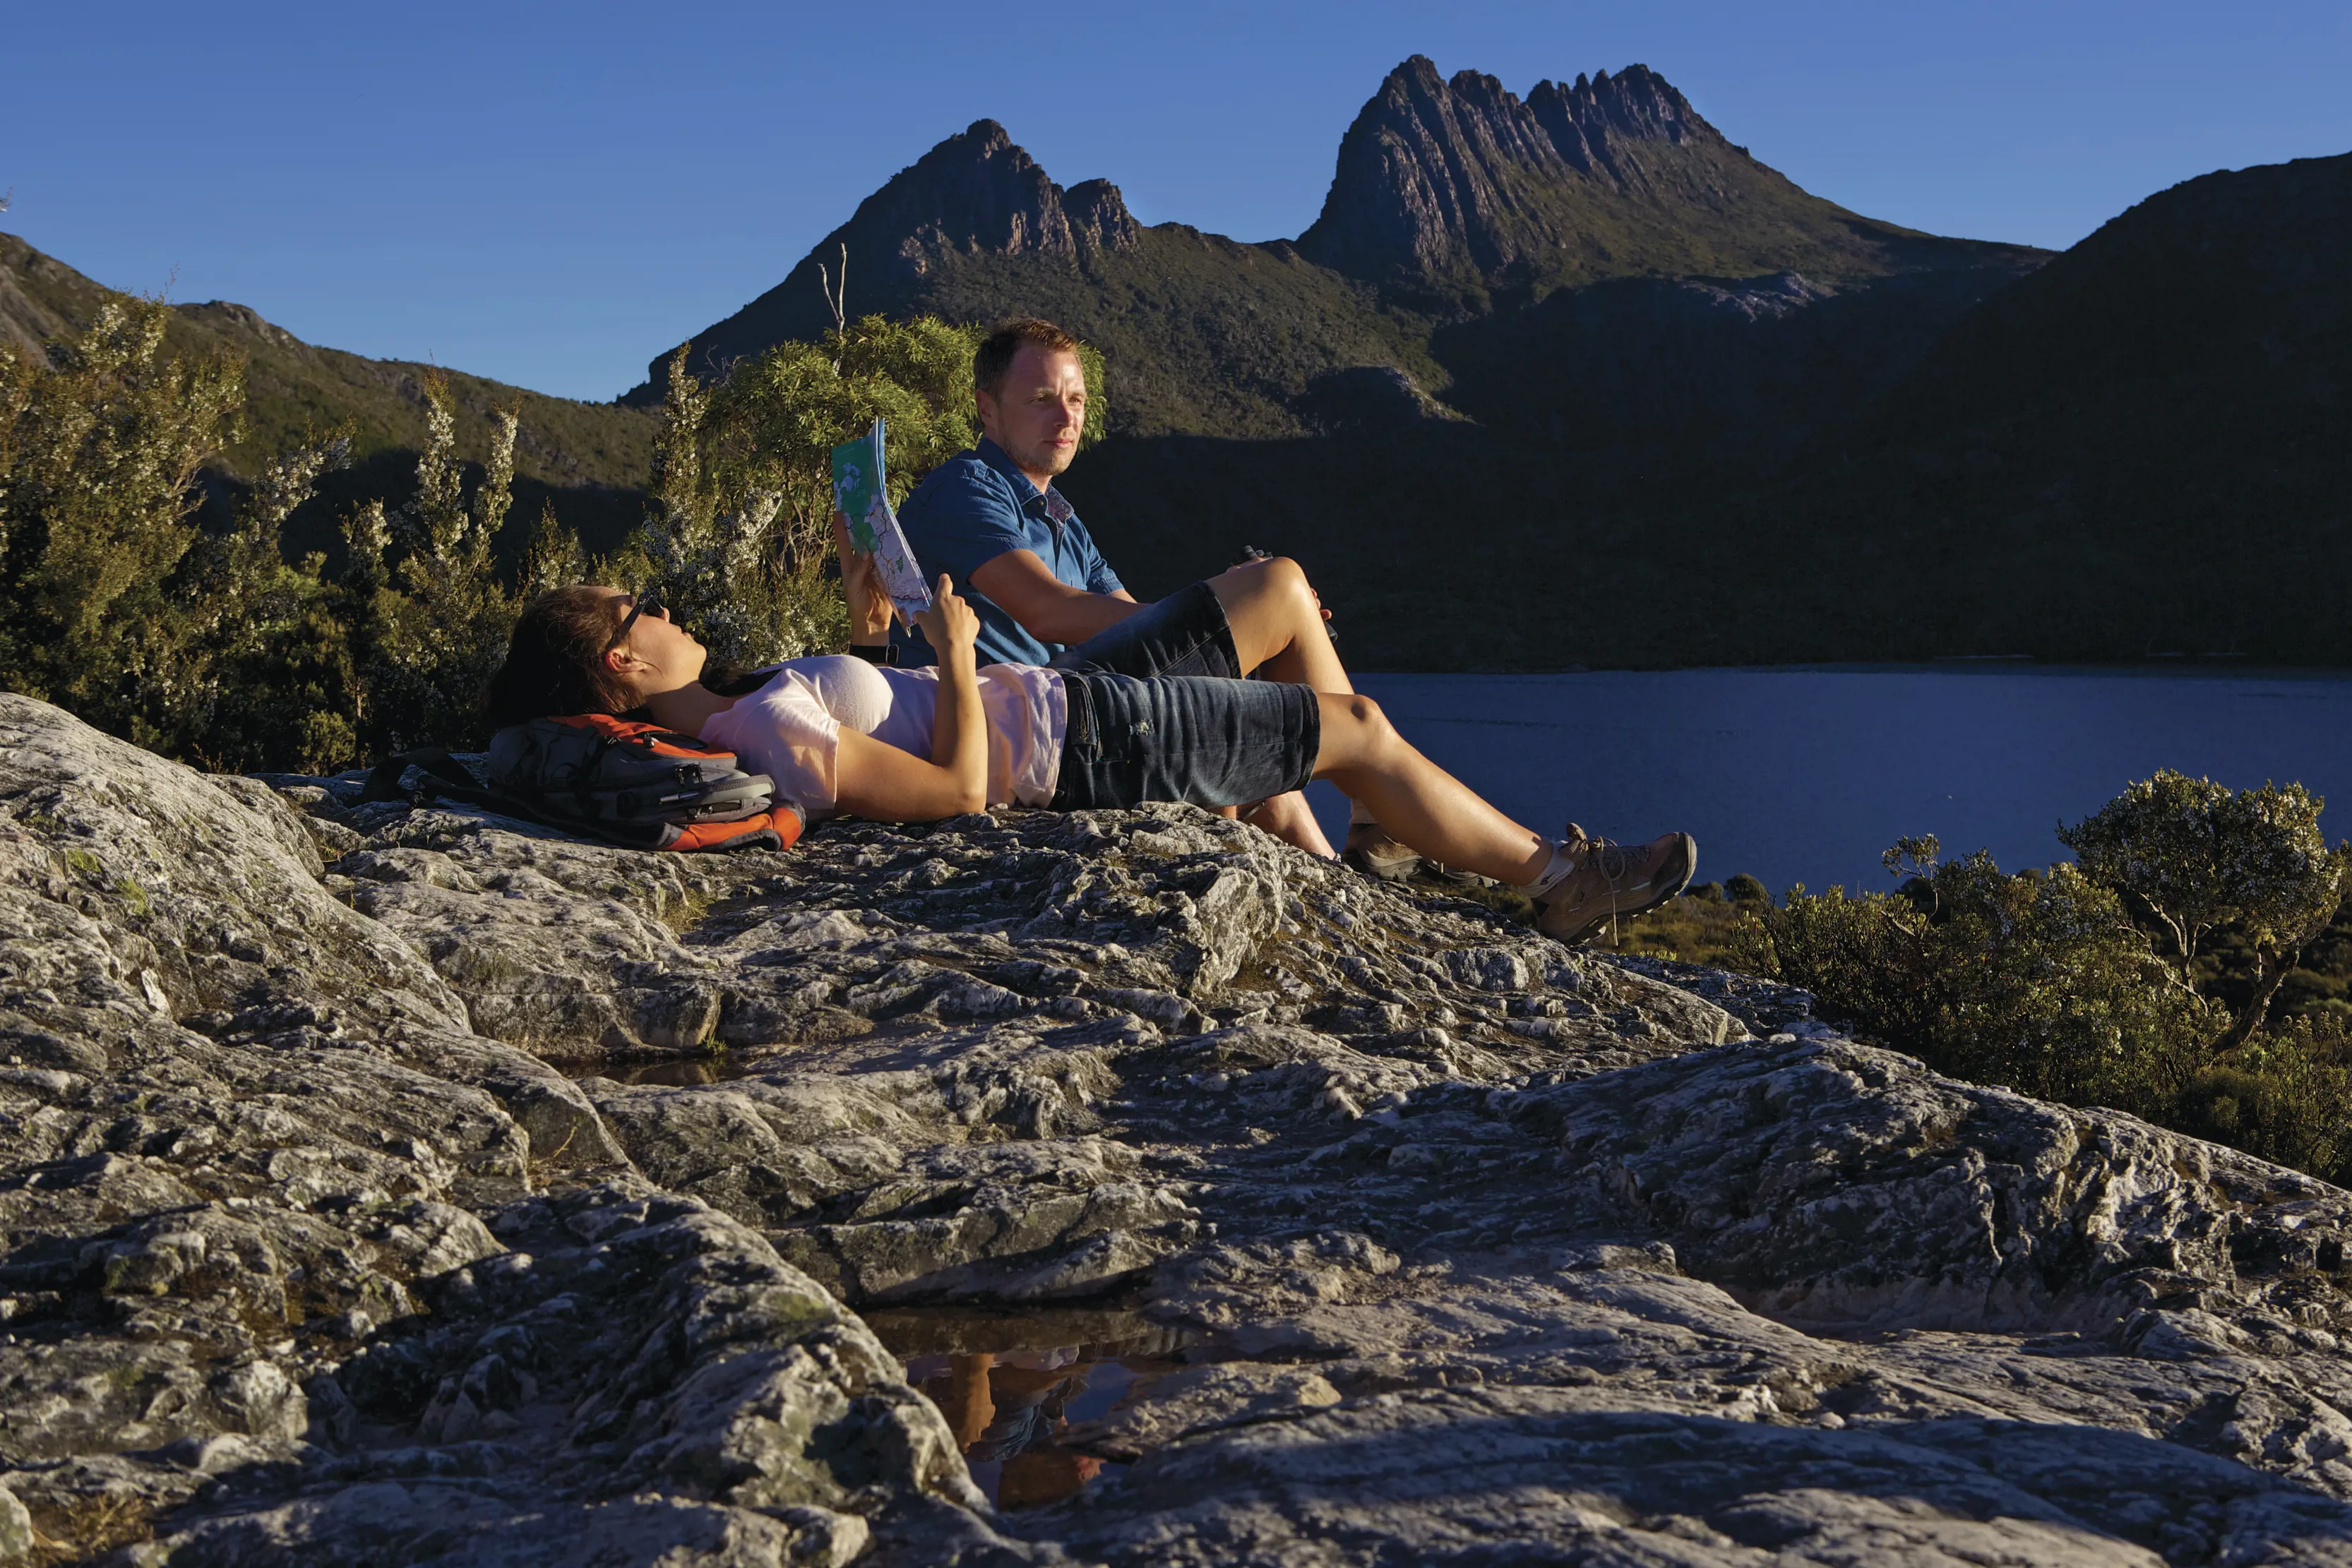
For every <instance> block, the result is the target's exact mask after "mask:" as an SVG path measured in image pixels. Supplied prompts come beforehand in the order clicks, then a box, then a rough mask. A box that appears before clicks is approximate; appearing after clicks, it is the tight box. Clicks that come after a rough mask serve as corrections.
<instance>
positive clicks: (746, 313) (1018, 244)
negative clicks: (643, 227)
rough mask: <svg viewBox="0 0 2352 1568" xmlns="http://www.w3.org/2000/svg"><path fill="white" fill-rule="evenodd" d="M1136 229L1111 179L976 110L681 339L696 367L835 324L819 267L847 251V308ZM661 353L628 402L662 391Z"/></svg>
mask: <svg viewBox="0 0 2352 1568" xmlns="http://www.w3.org/2000/svg"><path fill="white" fill-rule="evenodd" d="M1140 235H1141V228H1140V226H1139V225H1138V224H1137V223H1136V221H1135V218H1134V215H1133V214H1130V213H1129V211H1128V209H1127V202H1126V199H1125V198H1124V197H1122V196H1121V195H1120V194H1119V190H1118V186H1117V185H1114V184H1112V183H1110V182H1109V181H1108V180H1087V181H1085V182H1083V183H1079V184H1076V185H1073V186H1071V187H1070V188H1069V189H1067V190H1065V189H1063V188H1062V187H1061V186H1059V185H1057V184H1055V183H1054V182H1053V181H1052V180H1051V179H1050V178H1048V177H1047V175H1046V173H1045V170H1044V168H1042V167H1041V166H1040V165H1039V164H1038V162H1037V160H1035V159H1034V158H1032V157H1031V156H1030V155H1029V153H1028V151H1027V150H1026V149H1024V147H1022V146H1021V145H1020V144H1019V143H1018V142H1016V141H1013V136H1012V133H1011V132H1010V131H1006V130H1005V128H1004V127H1003V125H1001V124H999V123H998V122H997V121H995V120H973V121H972V122H971V124H970V125H968V126H966V127H965V128H964V129H963V130H961V131H957V132H956V133H955V134H954V135H952V136H950V137H948V138H947V139H946V140H944V141H940V143H938V144H937V145H936V146H934V147H932V148H931V149H930V151H929V152H925V153H924V154H923V155H922V156H921V157H920V158H918V159H916V160H915V162H912V163H910V164H908V166H907V167H906V168H904V169H901V170H899V171H898V173H896V174H894V175H892V176H891V177H890V178H889V180H888V181H887V182H886V183H884V184H883V186H882V188H881V189H880V190H878V191H877V192H875V193H873V194H872V195H870V196H868V197H866V200H864V201H863V202H861V203H859V204H858V205H857V210H856V212H855V213H854V214H851V215H850V219H849V221H848V222H847V223H845V224H844V225H841V226H840V227H839V228H837V229H835V230H834V231H833V232H832V233H831V234H829V235H825V236H824V239H822V240H820V241H818V242H817V245H816V248H815V249H814V250H812V251H811V252H809V254H808V255H807V256H804V257H803V258H802V260H801V262H800V264H799V265H798V266H796V267H793V270H792V271H791V272H789V273H787V274H786V275H785V276H784V280H783V281H782V283H780V284H778V285H777V286H776V287H773V288H772V289H770V290H769V291H768V292H767V293H765V294H763V295H761V296H760V298H757V299H755V300H753V301H752V302H751V304H749V305H747V306H745V307H744V308H742V309H740V310H739V311H737V312H736V313H735V314H734V315H732V316H730V317H729V318H728V319H726V320H724V321H720V322H719V323H717V324H716V325H714V326H712V327H710V328H709V329H707V330H706V331H704V332H702V333H700V334H698V336H697V337H696V338H695V339H694V340H693V341H692V342H691V343H690V344H689V345H688V363H690V364H691V365H692V366H693V368H694V370H695V372H696V373H697V374H698V375H703V376H714V375H719V374H723V373H724V371H725V370H726V367H727V366H728V365H729V364H730V363H732V362H733V361H735V360H738V359H740V358H742V357H743V356H745V355H747V354H751V353H757V352H759V351H760V350H762V349H765V348H767V347H768V346H770V345H771V344H773V343H775V342H778V341H780V340H783V339H785V338H798V339H802V340H814V339H816V338H817V337H819V336H821V335H822V334H823V333H824V331H825V329H828V328H830V327H831V326H832V324H833V318H832V315H831V312H830V309H829V308H828V307H827V306H826V304H825V302H824V301H825V295H824V285H823V284H822V283H821V281H820V278H819V275H818V268H819V267H821V266H822V267H827V268H830V267H834V266H835V257H837V256H839V255H840V254H841V249H842V247H843V246H847V247H848V251H849V262H848V283H847V287H846V288H845V307H846V309H847V311H848V313H849V314H850V315H851V316H853V317H855V316H859V315H863V314H865V313H866V311H869V310H877V309H886V308H891V307H893V306H895V305H896V304H897V302H898V301H899V300H901V299H903V298H905V297H906V295H907V293H908V290H909V289H910V288H912V287H916V286H918V285H919V283H920V281H921V280H922V279H923V277H926V276H927V275H928V274H929V273H930V272H932V271H933V270H934V269H935V268H937V267H939V265H940V263H941V262H942V261H943V260H947V259H950V258H953V257H961V256H1007V257H1014V256H1034V257H1048V258H1055V259H1059V260H1062V261H1066V262H1069V263H1071V264H1074V265H1075V264H1076V263H1078V262H1080V261H1082V260H1084V259H1085V258H1086V257H1087V256H1090V255H1094V254H1098V253H1100V252H1103V251H1122V250H1128V249H1131V248H1133V247H1134V246H1135V245H1136V244H1137V243H1138V240H1139V236H1140ZM668 358H669V356H668V355H667V354H665V355H663V356H662V357H661V358H659V359H657V360H656V361H654V362H653V364H652V366H651V367H650V371H651V374H650V379H649V380H648V381H647V382H646V384H645V385H643V386H640V387H639V388H637V389H636V390H635V392H631V393H629V394H628V398H627V400H626V401H630V402H647V401H656V402H657V401H658V400H659V398H660V395H661V391H660V389H661V388H662V386H663V385H664V384H665V382H667V377H668V373H669V372H668Z"/></svg>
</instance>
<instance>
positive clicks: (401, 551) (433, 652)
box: [345, 375, 520, 749]
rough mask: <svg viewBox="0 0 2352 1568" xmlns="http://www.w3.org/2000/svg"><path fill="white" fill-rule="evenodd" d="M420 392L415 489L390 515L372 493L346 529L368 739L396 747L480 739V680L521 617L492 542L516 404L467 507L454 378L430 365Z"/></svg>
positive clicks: (505, 498) (509, 469)
mask: <svg viewBox="0 0 2352 1568" xmlns="http://www.w3.org/2000/svg"><path fill="white" fill-rule="evenodd" d="M424 392H425V446H424V449H423V450H422V451H421V452H420V453H419V454H418V455H417V459H416V496H415V498H414V499H413V500H411V501H410V502H409V503H408V504H407V505H406V506H404V507H400V508H399V509H398V510H396V511H393V512H389V513H387V512H386V511H385V510H384V508H383V506H382V505H381V503H373V504H371V505H370V506H368V507H363V508H362V509H361V511H360V513H359V514H358V515H357V516H356V517H353V518H352V521H351V522H350V523H349V524H348V525H347V526H346V530H345V537H346V539H347V540H348V542H349V543H350V546H351V556H352V560H351V570H350V572H349V573H348V575H347V577H346V588H347V590H349V591H353V596H354V597H355V598H356V597H357V592H358V591H362V590H363V591H365V593H366V599H365V601H364V602H363V603H362V604H361V605H359V606H358V607H357V608H358V618H359V621H360V622H361V623H360V625H359V626H358V627H356V628H355V631H354V639H355V643H356V645H357V651H358V653H359V655H360V667H361V676H362V681H363V682H364V683H365V685H366V687H367V702H366V705H365V710H364V713H363V717H364V719H365V721H366V722H365V730H366V735H365V738H366V739H367V740H368V741H369V742H370V743H371V744H372V745H373V746H375V747H384V748H390V749H401V748H404V747H413V746H418V745H424V744H428V743H430V744H440V745H467V744H473V743H476V742H478V741H479V740H480V739H481V738H482V719H481V712H480V706H481V692H482V687H483V685H484V684H485V683H487V682H488V679H489V677H490V674H491V672H492V671H494V670H496V669H497V668H498V666H499V661H500V660H502V659H504V658H505V657H506V645H507V635H508V633H509V632H510V631H511V630H512V629H513V625H514V602H513V601H512V599H511V598H510V597H509V595H508V593H507V591H506V589H505V587H504V586H503V585H502V584H501V583H500V582H499V575H498V570H497V556H496V549H495V545H496V540H497V537H498V532H499V528H500V527H501V526H502V525H503V524H504V522H505V520H506V514H507V508H508V507H509V504H510V502H511V499H512V485H513V481H514V443H515V433H516V430H517V428H518V425H519V423H520V422H519V420H518V419H517V417H516V415H515V414H514V413H512V412H511V411H510V410H507V409H495V410H493V411H492V412H491V421H492V426H491V439H490V455H489V461H488V465H486V468H485V472H484V474H483V476H482V481H481V483H480V484H479V485H478V486H476V488H475V491H474V499H473V504H472V505H471V506H470V507H469V506H467V503H466V499H465V496H464V486H463V482H462V468H461V466H460V465H459V463H458V460H457V417H456V409H455V403H454V400H453V399H452V397H451V396H450V392H449V385H448V382H447V380H446V378H444V377H442V376H439V375H428V376H426V377H425V382H424ZM395 557H396V559H394V558H395Z"/></svg>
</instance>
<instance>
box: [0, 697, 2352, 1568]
mask: <svg viewBox="0 0 2352 1568" xmlns="http://www.w3.org/2000/svg"><path fill="white" fill-rule="evenodd" d="M357 782H358V781H357V779H271V780H267V781H261V780H253V779H220V778H212V777H206V776H204V775H200V774H196V773H194V772H191V771H189V770H187V769H185V768H179V767H176V766H174V765H171V764H167V763H163V762H161V761H158V760H157V759H155V758H152V757H149V756H147V755H146V754H144V753H142V752H140V751H138V750H136V749H135V748H132V747H128V746H126V745H123V744H121V743H120V742H117V741H113V740H110V739H108V738H107V737H102V736H100V735H98V734H96V733H95V732H93V731H91V730H89V729H88V728H86V727H83V726H81V725H79V724H78V723H76V722H75V721H73V720H72V719H70V718H68V717H67V716H64V715H62V714H60V713H58V711H57V710H55V709H52V708H48V707H46V706H42V705H40V704H37V703H33V702H30V701H27V700H25V699H22V698H16V697H5V698H0V928H5V956H0V1060H5V1065H0V1128H5V1132H0V1390H4V1391H5V1392H0V1557H5V1556H6V1555H8V1554H14V1555H15V1556H16V1557H20V1558H21V1557H26V1556H27V1555H35V1556H38V1557H40V1558H42V1559H45V1560H67V1559H72V1558H77V1557H89V1556H92V1555H95V1554H99V1553H101V1552H107V1551H110V1550H118V1549H119V1550H120V1551H121V1553H122V1555H121V1558H120V1560H121V1561H123V1562H129V1563H153V1564H192V1563H250V1562H256V1561H268V1562H277V1561H284V1562H318V1563H328V1562H343V1561H355V1560H361V1559H362V1557H364V1559H365V1560H367V1561H371V1562H377V1563H424V1562H428V1561H429V1562H463V1563H551V1564H552V1563H572V1562H578V1561H583V1560H589V1558H590V1557H591V1555H592V1554H593V1560H594V1561H598V1562H609V1563H655V1562H656V1561H658V1562H660V1563H665V1564H672V1565H676V1564H686V1563H744V1564H751V1563H806V1562H819V1563H847V1562H851V1561H857V1562H871V1563H970V1564H975V1565H976V1564H981V1563H992V1564H994V1563H1023V1562H1026V1563H1138V1564H1140V1563H1297V1562H1304V1561H1316V1562H1329V1563H1389V1562H1403V1561H1412V1562H1460V1563H1471V1562H1478V1563H1491V1562H1496V1561H1502V1560H1506V1559H1510V1560H1522V1559H1524V1560H1527V1561H1536V1560H1544V1561H1552V1560H1561V1559H1566V1558H1571V1557H1573V1558H1576V1559H1579V1560H1584V1561H1591V1562H1624V1563H1635V1562H1677V1563H1727V1564H1729V1563H1749V1562H1759V1561H1763V1560H1764V1559H1765V1557H1766V1556H1767V1555H1769V1554H1772V1553H1778V1554H1779V1555H1778V1559H1777V1560H1779V1561H1786V1562H1822V1563H1830V1562H1855V1561H1864V1560H1868V1561H1880V1560H1893V1559H1905V1558H1907V1559H1910V1560H1916V1561H1921V1562H1934V1561H1946V1560H1950V1561H1962V1560H1965V1561H1969V1562H1986V1561H2014V1562H2025V1561H2031V1562H2036V1563H2043V1562H2052V1563H2076V1562H2080V1563H2148V1562H2157V1561H2163V1562H2169V1563H2192V1562H2193V1563H2203V1562H2210V1561H2227V1562H2231V1563H2272V1562H2276V1563H2286V1562H2295V1563H2315V1562H2323V1561H2336V1560H2340V1559H2343V1558H2345V1557H2347V1556H2352V1552H2347V1547H2346V1542H2347V1541H2352V1418H2347V1411H2352V1368H2347V1359H2346V1356H2345V1354H2344V1352H2343V1349H2342V1345H2341V1342H2340V1340H2339V1337H2338V1336H2339V1335H2341V1334H2343V1333H2346V1332H2347V1327H2352V1311H2348V1310H2347V1299H2346V1296H2345V1293H2344V1291H2343V1289H2342V1287H2341V1286H2340V1284H2339V1282H2338V1281H2339V1278H2340V1277H2341V1276H2342V1274H2343V1273H2344V1259H2343V1240H2344V1237H2345V1234H2346V1229H2347V1223H2352V1197H2347V1195H2345V1194H2342V1193H2340V1192H2337V1191H2336V1190H2335V1189H2333V1188H2329V1187H2326V1186H2323V1185H2321V1184H2319V1183H2316V1182H2313V1181H2310V1180H2308V1179H2307V1178H2304V1177H2301V1176H2295V1175H2294V1174H2293V1173H2290V1172H2286V1171H2282V1170H2279V1169H2277V1168H2275V1167H2271V1166H2263V1165H2262V1164H2260V1163H2259V1162H2256V1161H2253V1160H2251V1159H2248V1158H2246V1157H2244V1156H2242V1155H2235V1154H2232V1153H2230V1152H2228V1151H2225V1150H2220V1149H2216V1148H2213V1147H2210V1146H2209V1145H2201V1144H2198V1143H2196V1142H2194V1141H2193V1140H2189V1139H2186V1138H2182V1137H2179V1136H2177V1135H2175V1134H2169V1133H2166V1132H2163V1131H2161V1130H2159V1129H2155V1128H2151V1127H2148V1126H2146V1125H2144V1124H2140V1123H2137V1122H2135V1121H2133V1120H2132V1119H2130V1118H2128V1117H2125V1116H2122V1115H2119V1114H2116V1113H2111V1112H2105V1111H2084V1110H2072V1109H2063V1108H2058V1107H2053V1106H2048V1105H2043V1104H2039V1103H2034V1102H2032V1101H2028V1100H2024V1099H2021V1098H2020V1097H2018V1096H2015V1095H2011V1094H2008V1093H2005V1092H1999V1091H1994V1090H1988V1089H1983V1088H1979V1087H1975V1086H1971V1085H1967V1084H1961V1083H1956V1082H1950V1081H1948V1080H1944V1079H1940V1078H1937V1077H1936V1076H1935V1075H1934V1074H1931V1073H1929V1072H1927V1071H1925V1070H1924V1069H1922V1068H1921V1067H1920V1066H1919V1064H1918V1063H1916V1061H1910V1060H1909V1059H1907V1058H1905V1057H1901V1056H1898V1055H1895V1054H1893V1053H1890V1052H1887V1051H1879V1050H1874V1049H1872V1048H1870V1047H1867V1046H1864V1045H1860V1044H1856V1043H1854V1042H1852V1041H1850V1040H1843V1039H1842V1038H1840V1037H1839V1036H1838V1035H1837V1034H1836V1032H1835V1031H1834V1030H1831V1029H1829V1028H1828V1027H1826V1026H1824V1025H1823V1024H1822V1023H1820V1022H1818V1021H1815V1020H1814V1019H1811V1017H1810V1015H1809V1012H1808V1010H1807V1003H1806V998H1803V997H1802V995H1801V993H1793V992H1788V991H1784V990H1780V989H1777V988H1770V987H1766V986H1762V985H1760V984H1759V983H1757V982H1751V981H1741V980H1738V979H1736V978H1734V977H1725V976H1718V975H1713V974H1709V973H1707V972H1704V971H1689V970H1684V969H1680V968H1677V967H1665V966H1658V965H1654V964H1651V965H1634V964H1631V963H1622V962H1618V961H1614V960H1612V959H1611V958H1610V957H1609V956H1606V955H1605V954H1601V953H1591V952H1570V951H1568V950H1566V949H1562V948H1559V947H1558V946H1554V945H1552V944H1550V943H1549V942H1547V941H1546V940H1544V939H1543V938H1541V937H1539V936H1535V935H1533V934H1531V933H1529V932H1528V931H1526V930H1525V929H1524V928H1521V927H1518V926H1517V925H1512V924H1511V923H1509V922H1508V921H1507V920H1504V919H1502V918H1500V917H1498V916H1496V915H1493V914H1491V913H1489V912H1487V911H1486V910H1485V909H1483V908H1480V907H1478V906H1476V905H1474V904H1466V903H1462V902H1458V901H1449V900H1446V899H1444V898H1420V897H1415V896H1412V895H1408V894H1400V893H1398V892H1396V891H1394V890H1391V889H1389V888H1387V887H1384V886H1381V885H1378V884H1373V883H1367V882H1364V881H1362V880H1360V879H1358V878H1355V877H1353V876H1351V875H1349V874H1347V873H1341V872H1339V871H1337V870H1335V869H1334V868H1332V867H1329V866H1328V865H1325V864H1323V863H1321V862H1314V861H1310V860H1308V859H1307V858H1305V857H1303V856H1300V855H1298V854H1297V853H1295V852H1290V851H1287V850H1285V849H1282V848H1280V847H1278V846H1276V845H1273V844H1272V843H1271V842H1270V841H1267V840H1265V838H1263V837H1262V836H1260V835H1258V834H1257V833H1255V831H1254V830H1251V829H1247V828H1244V827H1242V826H1240V825H1237V824H1234V823H1230V822H1226V821H1222V820H1219V819H1216V818H1213V817H1209V816H1207V815H1205V814H1203V813H1200V812H1197V811H1193V810H1188V809H1180V808H1161V809H1155V810H1144V811H1135V812H1095V813H1083V814H1076V815H1070V816H1054V815H1050V814H1045V813H1026V812H1013V813H1003V814H995V815H989V816H979V817H968V818H961V819H957V820H953V821H947V822H942V823H938V824H933V825H931V826H929V827H926V828H916V829H907V830H892V829H884V828H878V827H873V826H866V825H858V824H853V823H839V822H837V823H833V824H829V825H827V826H825V827H824V828H822V829H820V830H818V831H815V832H814V833H812V834H811V835H810V836H809V838H808V839H807V840H806V841H804V843H803V845H802V846H801V847H800V848H799V849H797V850H795V851H794V852H791V853H788V854H768V853H758V854H750V855H742V856H733V857H725V858H709V859H703V858H686V857H663V856H656V855H646V854H637V853H633V852H625V851H619V850H613V849H607V848H604V847H601V846H595V845H588V844H583V843H578V842H575V841H568V840H564V839H562V838H559V837H556V836H553V835H551V834H550V833H548V832H546V831H543V830H540V829H536V828H533V827H530V826H528V825H526V824H521V823H516V822H510V821H501V820H499V819H496V818H491V817H486V816H483V815H480V814H478V813H474V812H469V811H459V810H448V809H445V808H443V807H441V806H439V805H436V804H435V803H432V802H430V801H418V802H414V803H400V802H394V803H386V804H377V805H364V806H363V805H360V804H358V803H357V801H356V796H357V792H358V791H357V787H356V786H357ZM1090 1380H1091V1381H1090ZM1090 1477H1091V1479H1089V1478H1090Z"/></svg>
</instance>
